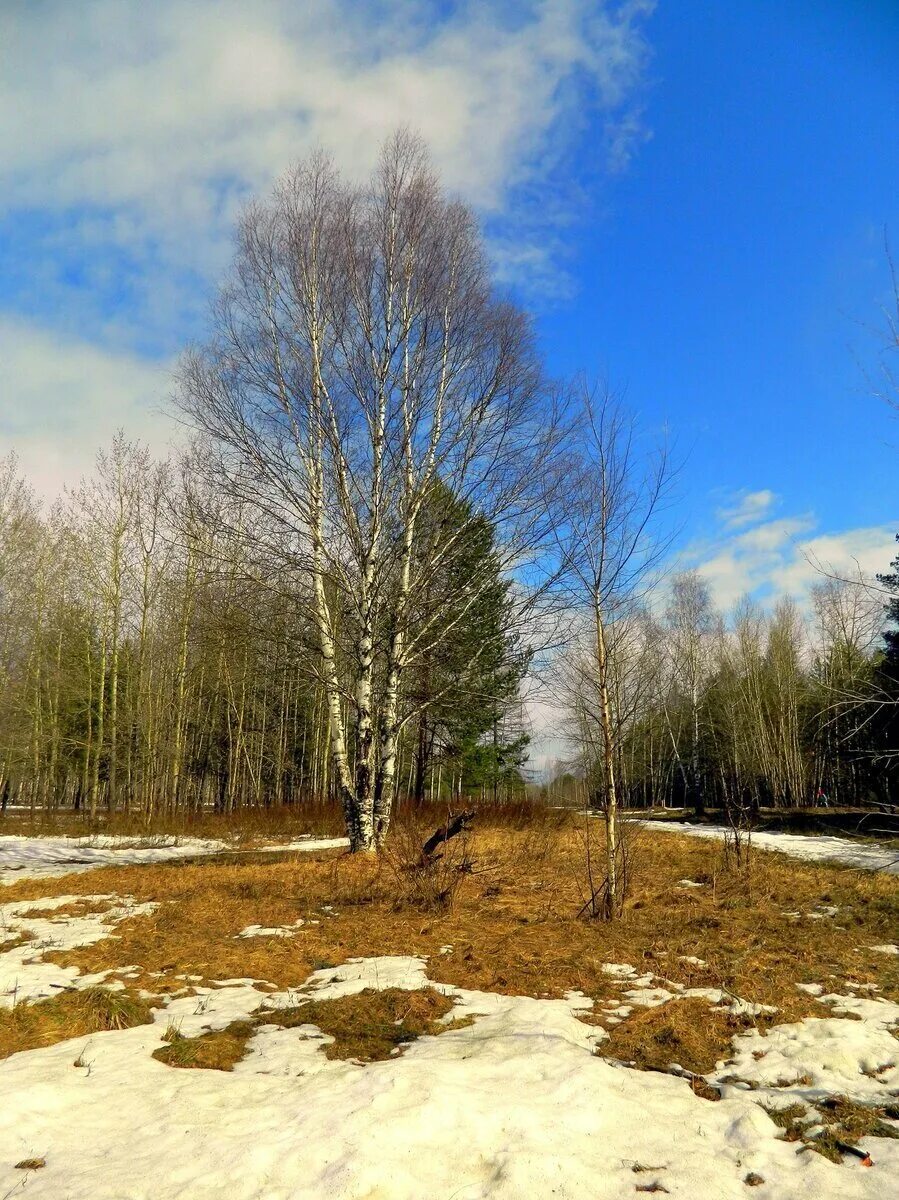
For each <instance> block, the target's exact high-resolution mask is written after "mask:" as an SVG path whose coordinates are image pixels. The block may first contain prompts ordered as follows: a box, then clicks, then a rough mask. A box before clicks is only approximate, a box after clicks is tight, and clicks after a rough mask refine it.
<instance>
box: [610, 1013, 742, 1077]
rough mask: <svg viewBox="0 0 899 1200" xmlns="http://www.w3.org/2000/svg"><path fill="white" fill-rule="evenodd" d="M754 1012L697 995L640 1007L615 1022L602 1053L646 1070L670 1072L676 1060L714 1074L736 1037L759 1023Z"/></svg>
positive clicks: (686, 1067)
mask: <svg viewBox="0 0 899 1200" xmlns="http://www.w3.org/2000/svg"><path fill="white" fill-rule="evenodd" d="M753 1024H754V1022H753V1020H752V1018H751V1017H744V1016H734V1015H732V1014H731V1013H730V1012H728V1011H727V1010H726V1009H721V1008H713V1007H712V1006H711V1005H710V1004H709V1003H708V1001H707V1000H700V999H697V998H695V997H692V996H688V997H685V998H684V999H674V1000H669V1001H668V1002H667V1003H665V1004H659V1005H657V1006H656V1007H655V1008H644V1009H638V1010H637V1011H636V1012H635V1013H633V1014H632V1015H631V1016H630V1017H628V1018H627V1020H626V1021H623V1022H622V1023H621V1024H620V1025H615V1026H614V1027H613V1028H612V1029H611V1031H610V1035H611V1036H610V1037H609V1039H608V1041H604V1042H603V1043H602V1045H601V1047H600V1053H602V1054H608V1055H611V1056H612V1057H613V1058H619V1059H621V1060H622V1061H623V1062H626V1063H633V1064H634V1065H635V1066H637V1067H639V1068H640V1069H641V1070H658V1071H665V1070H667V1069H668V1068H669V1067H670V1066H672V1065H677V1066H679V1067H683V1068H684V1070H685V1071H691V1072H693V1073H695V1074H697V1075H705V1074H708V1072H709V1071H712V1070H714V1068H715V1064H716V1063H718V1062H720V1061H721V1060H722V1059H725V1058H727V1056H728V1054H729V1052H730V1048H731V1042H732V1040H733V1038H734V1037H735V1036H736V1035H737V1034H739V1033H743V1032H744V1031H745V1030H746V1029H749V1028H751V1027H752V1026H753Z"/></svg>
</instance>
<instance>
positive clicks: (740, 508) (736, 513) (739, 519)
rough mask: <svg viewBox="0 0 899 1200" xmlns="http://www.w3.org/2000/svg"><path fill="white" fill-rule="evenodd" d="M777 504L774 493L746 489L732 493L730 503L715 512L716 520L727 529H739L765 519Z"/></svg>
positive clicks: (764, 489) (765, 489) (766, 490)
mask: <svg viewBox="0 0 899 1200" xmlns="http://www.w3.org/2000/svg"><path fill="white" fill-rule="evenodd" d="M776 503H777V496H776V495H775V494H774V492H772V491H769V490H768V489H767V488H763V489H761V490H760V491H758V492H750V491H748V490H746V489H744V490H743V491H740V492H736V493H734V495H733V496H731V498H730V501H729V502H728V504H726V505H725V506H724V507H722V508H719V509H718V511H717V512H716V514H715V515H716V516H717V518H718V520H719V521H720V522H721V523H722V525H724V526H725V527H726V528H728V529H739V528H741V527H742V526H744V525H751V524H753V523H754V522H755V521H761V520H762V519H763V518H764V517H766V516H767V515H768V514H769V513H770V511H771V509H772V508H773V507H774V506H775V504H776Z"/></svg>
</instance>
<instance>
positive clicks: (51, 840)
mask: <svg viewBox="0 0 899 1200" xmlns="http://www.w3.org/2000/svg"><path fill="white" fill-rule="evenodd" d="M346 845H348V842H347V840H346V838H312V837H307V838H300V839H299V840H298V841H294V842H287V843H286V844H285V843H281V844H279V845H274V846H261V847H259V848H258V849H256V850H254V851H253V853H257V854H265V853H270V854H274V853H280V852H282V851H287V850H291V851H297V852H299V851H304V852H307V853H311V852H313V851H316V850H331V849H334V848H336V847H341V846H346ZM233 849H234V847H233V846H229V844H228V843H227V842H221V841H215V840H213V839H209V838H189V837H184V838H181V837H179V838H175V837H150V838H143V839H141V838H131V837H124V836H121V837H120V836H116V837H113V836H109V835H106V834H99V835H94V836H92V837H83V838H75V837H41V838H29V837H10V836H4V837H0V884H12V883H16V882H18V880H20V879H48V878H56V877H58V876H60V875H72V874H75V873H77V872H81V871H90V870H91V869H92V868H93V867H108V866H133V865H135V864H141V863H158V862H172V861H173V860H175V859H179V858H196V857H198V856H200V855H207V854H221V853H223V852H224V851H227V850H233Z"/></svg>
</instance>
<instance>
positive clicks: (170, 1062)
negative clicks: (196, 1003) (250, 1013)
mask: <svg viewBox="0 0 899 1200" xmlns="http://www.w3.org/2000/svg"><path fill="white" fill-rule="evenodd" d="M255 1028H256V1026H255V1024H254V1023H253V1022H252V1021H232V1022H231V1024H230V1025H228V1026H227V1027H226V1028H225V1029H217V1030H215V1031H214V1032H211V1033H202V1034H200V1035H199V1037H183V1036H182V1035H181V1034H180V1033H179V1032H178V1031H177V1029H169V1030H168V1031H167V1032H166V1034H165V1040H166V1042H167V1043H168V1045H165V1046H160V1047H159V1049H158V1050H154V1051H153V1057H154V1058H155V1059H158V1060H159V1062H163V1063H165V1064H166V1066H169V1067H187V1068H192V1069H201V1070H205V1071H233V1070H234V1064H235V1063H239V1062H240V1060H241V1059H242V1058H243V1056H244V1054H245V1053H246V1047H247V1042H248V1041H249V1039H250V1038H251V1037H252V1035H253V1031H254V1030H255Z"/></svg>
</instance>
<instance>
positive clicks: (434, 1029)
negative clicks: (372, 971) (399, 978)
mask: <svg viewBox="0 0 899 1200" xmlns="http://www.w3.org/2000/svg"><path fill="white" fill-rule="evenodd" d="M452 1007H453V1001H452V1000H451V999H448V998H447V997H446V996H444V995H443V994H442V993H441V992H438V991H435V989H434V988H421V989H419V990H418V991H405V990H403V989H400V988H384V989H383V990H382V991H375V990H373V989H371V988H366V989H365V990H364V991H362V992H357V993H356V994H355V995H353V996H340V997H338V998H337V999H334V1000H312V1001H310V1002H309V1003H308V1004H301V1005H298V1006H297V1007H296V1008H288V1009H284V1008H279V1009H273V1010H271V1011H263V1012H261V1013H260V1015H259V1019H260V1021H268V1022H270V1023H271V1024H273V1025H281V1026H284V1027H285V1028H288V1029H289V1028H294V1027H296V1026H298V1025H315V1026H316V1027H317V1028H318V1029H320V1030H321V1031H322V1033H325V1034H327V1035H328V1036H329V1037H332V1038H334V1041H333V1042H330V1043H328V1045H327V1046H326V1047H325V1054H326V1055H327V1056H328V1058H342V1059H353V1060H354V1061H356V1062H377V1061H379V1060H382V1059H385V1058H390V1057H391V1056H392V1055H394V1054H395V1053H397V1051H399V1050H401V1049H402V1047H403V1046H406V1045H408V1043H409V1042H412V1041H415V1039H416V1038H419V1037H423V1036H424V1035H426V1034H427V1035H429V1036H432V1037H433V1036H436V1035H437V1034H441V1033H446V1032H447V1030H449V1029H458V1028H460V1026H462V1025H468V1024H470V1023H471V1019H470V1018H468V1019H466V1020H463V1021H453V1022H445V1021H444V1022H442V1021H441V1020H440V1018H441V1017H445V1016H446V1015H447V1013H449V1012H450V1010H451V1009H452Z"/></svg>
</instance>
